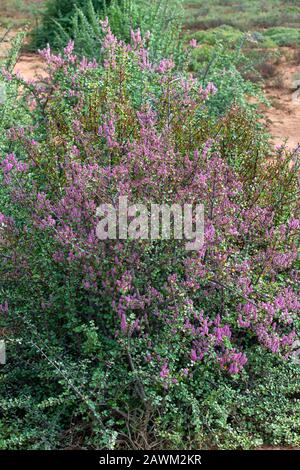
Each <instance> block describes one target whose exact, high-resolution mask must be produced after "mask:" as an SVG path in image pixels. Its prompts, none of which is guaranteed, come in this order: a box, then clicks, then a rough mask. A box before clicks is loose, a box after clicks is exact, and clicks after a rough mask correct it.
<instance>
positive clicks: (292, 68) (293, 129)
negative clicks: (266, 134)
mask: <svg viewBox="0 0 300 470" xmlns="http://www.w3.org/2000/svg"><path fill="white" fill-rule="evenodd" d="M277 74H278V77H279V79H280V88H270V87H266V95H267V98H268V99H269V101H270V103H271V105H272V107H271V108H269V109H266V110H265V115H266V119H267V124H268V127H269V130H270V133H271V134H272V136H273V142H274V144H275V145H280V144H282V143H284V142H285V141H286V142H287V145H288V146H289V147H290V148H295V147H296V146H297V145H298V144H299V143H300V90H299V92H295V88H296V86H297V85H298V76H299V77H300V65H292V64H290V63H288V62H285V61H284V62H283V63H281V64H280V65H279V66H278V69H277ZM299 85H300V81H299Z"/></svg>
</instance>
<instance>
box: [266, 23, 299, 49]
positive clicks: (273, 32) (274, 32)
mask: <svg viewBox="0 0 300 470" xmlns="http://www.w3.org/2000/svg"><path fill="white" fill-rule="evenodd" d="M263 34H264V37H266V38H268V39H270V40H271V41H273V43H274V44H276V45H277V46H300V29H299V28H284V27H277V28H269V29H268V30H267V31H265V32H264V33H263Z"/></svg>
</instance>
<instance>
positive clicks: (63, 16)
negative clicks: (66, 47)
mask: <svg viewBox="0 0 300 470" xmlns="http://www.w3.org/2000/svg"><path fill="white" fill-rule="evenodd" d="M121 1H122V0H121ZM89 2H91V3H92V4H93V7H94V8H95V10H96V11H97V12H104V11H105V8H106V7H107V6H109V4H110V0H89ZM89 2H87V1H86V0H47V2H46V5H45V9H44V12H43V15H42V18H41V20H40V24H39V25H38V27H37V28H35V29H34V31H33V32H32V43H31V47H32V48H34V49H39V48H43V47H46V45H47V44H51V45H52V46H53V47H55V46H56V45H57V44H56V36H57V32H58V31H59V30H60V28H63V30H64V31H66V32H68V31H70V30H71V29H72V18H73V16H74V14H75V12H76V9H78V8H81V9H82V11H83V12H86V7H87V4H88V3H89Z"/></svg>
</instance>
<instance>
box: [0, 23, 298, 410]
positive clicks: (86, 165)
mask: <svg viewBox="0 0 300 470" xmlns="http://www.w3.org/2000/svg"><path fill="white" fill-rule="evenodd" d="M102 27H103V30H104V32H105V35H106V36H105V40H104V42H103V55H104V61H103V64H97V63H96V62H95V61H92V62H89V61H87V60H85V59H82V60H80V61H79V60H78V59H77V57H76V55H75V54H74V53H73V44H72V43H71V42H70V43H69V44H68V46H67V47H66V48H65V50H64V52H63V53H62V54H61V55H54V54H53V53H52V52H51V49H50V48H49V47H48V48H47V49H45V50H44V51H42V52H41V54H42V56H43V57H44V58H45V60H46V63H47V70H48V77H47V78H46V79H44V80H43V81H41V82H37V83H25V82H24V81H22V80H21V79H20V78H18V80H20V83H21V84H22V87H23V88H22V89H26V90H27V91H26V92H25V91H24V93H27V95H26V99H27V100H28V103H29V105H28V106H30V107H31V109H32V108H34V109H35V113H34V114H33V121H32V123H31V125H30V126H28V127H26V128H18V127H15V128H11V129H9V130H8V138H9V140H10V142H11V148H12V149H13V151H12V152H11V153H9V154H8V155H3V156H2V159H1V164H0V167H1V175H2V176H1V178H2V184H3V185H4V187H5V194H6V195H5V197H4V198H3V202H2V206H1V214H0V257H1V260H2V262H1V268H0V269H1V277H2V279H4V284H3V289H2V291H1V297H3V298H0V305H1V307H0V308H1V315H2V316H3V315H5V318H6V319H7V320H6V321H7V327H8V326H9V328H10V329H11V331H14V330H15V329H17V330H18V326H17V325H19V324H20V322H21V324H22V321H23V322H25V323H26V322H28V321H30V322H33V324H35V325H36V328H37V330H38V331H40V332H41V334H42V333H43V334H46V336H47V338H48V339H50V338H52V341H54V342H55V344H57V345H59V347H60V348H62V350H65V351H66V354H67V353H68V354H71V356H72V357H73V358H76V357H80V358H81V357H82V355H83V354H84V346H83V344H84V343H83V340H82V339H81V336H78V335H79V333H76V332H77V331H83V330H81V328H83V326H82V325H87V324H88V323H89V322H93V324H94V325H95V328H96V330H95V331H96V332H97V333H96V335H97V337H98V339H99V341H100V342H101V343H102V344H103V347H104V348H103V350H102V352H101V355H102V356H101V357H102V359H99V358H98V359H97V361H99V360H100V361H101V367H102V368H103V371H104V372H103V373H104V374H105V377H106V376H109V374H112V373H113V372H112V371H114V370H115V368H116V370H117V369H118V367H119V366H117V365H116V363H120V364H122V367H123V368H124V369H125V371H127V375H126V374H125V375H124V373H123V372H122V374H123V375H122V379H121V378H120V381H121V382H122V381H124V380H125V387H127V388H128V389H129V390H131V392H128V393H129V394H130V393H131V395H132V396H135V397H138V399H139V400H140V402H141V403H142V404H143V406H145V407H146V409H148V410H149V409H151V408H152V409H153V407H154V408H155V405H154V404H151V399H153V396H154V395H153V393H157V394H159V395H162V396H164V395H165V394H168V391H169V390H171V389H172V388H173V387H177V386H179V384H180V383H188V382H189V381H190V380H192V378H193V376H194V375H196V374H197V370H200V369H199V367H200V366H201V367H202V366H205V367H206V368H207V369H209V370H213V371H217V370H220V371H221V372H222V373H224V374H229V375H231V376H235V375H237V374H240V373H242V371H243V369H244V368H247V367H248V366H249V367H251V364H249V361H248V357H247V348H249V347H250V346H251V345H253V344H260V345H262V346H263V347H264V348H266V349H267V350H269V351H271V352H272V353H274V354H277V355H281V356H283V357H284V358H286V359H287V358H288V357H289V354H290V353H291V346H292V344H293V343H294V341H295V339H296V337H297V327H298V325H299V312H300V299H299V290H298V287H299V271H298V266H299V265H298V264H297V263H298V250H299V226H300V214H299V198H298V197H297V194H299V172H298V166H297V165H298V163H297V158H298V156H299V153H298V151H297V150H295V151H294V152H291V153H289V152H287V151H286V150H285V149H284V148H281V149H278V150H277V152H274V153H273V154H272V155H267V156H266V158H264V155H263V156H262V155H260V154H259V149H257V148H254V147H253V149H252V148H251V147H250V148H249V147H248V146H247V147H246V144H245V148H243V146H241V141H240V140H239V139H238V138H236V136H237V135H238V134H237V132H232V134H231V127H230V126H231V125H232V122H233V121H234V119H241V121H240V122H242V123H244V121H243V119H244V118H243V115H242V112H241V114H240V115H239V110H238V109H235V110H233V113H234V114H235V118H230V117H225V118H222V119H221V120H220V121H219V122H217V123H216V122H215V121H210V116H209V114H208V112H207V108H206V102H207V100H209V99H210V97H211V96H212V95H214V94H215V93H217V89H216V88H215V86H214V85H213V84H212V83H211V84H209V85H208V86H207V87H206V88H204V89H203V88H202V87H201V86H200V84H199V83H198V81H197V80H196V79H195V78H194V77H193V76H191V75H190V74H188V73H178V72H176V70H175V69H174V63H173V61H172V59H167V58H166V59H163V60H161V61H160V62H159V63H151V62H150V60H149V57H148V51H147V49H146V48H145V47H144V39H143V38H142V37H141V35H140V32H139V31H136V32H132V46H129V45H125V44H124V43H123V42H122V41H119V40H117V39H116V38H115V37H114V35H113V34H112V32H111V30H110V28H109V25H108V22H107V21H104V22H103V23H102ZM239 116H240V117H239ZM243 125H244V126H245V124H243ZM245 129H246V127H245ZM248 133H249V132H248V130H247V129H246V131H245V135H248ZM243 136H244V134H243V133H241V134H240V139H242V138H245V139H246V138H247V136H246V137H243ZM235 139H236V141H235ZM252 150H253V151H252ZM238 158H241V159H242V160H241V162H240V163H239V164H237V159H238ZM254 160H255V165H252V161H254ZM291 161H292V162H293V164H292V165H291V164H290V162H291ZM262 174H264V175H266V174H267V175H268V178H269V179H268V181H267V182H266V177H265V176H264V177H262ZM276 178H277V180H276ZM280 178H282V185H283V186H282V187H285V188H287V187H288V195H289V196H288V201H287V199H286V198H284V197H282V194H281V192H280V190H279V189H276V187H277V186H276V185H277V182H278V180H280ZM287 182H288V183H287ZM284 185H285V186H284ZM120 196H124V197H125V196H126V197H127V198H128V201H129V202H130V203H132V204H138V203H143V204H147V202H149V201H151V202H155V203H157V204H185V203H186V204H199V203H200V204H203V205H204V210H205V233H204V235H205V236H204V245H203V246H202V248H201V249H200V250H198V251H196V252H187V251H186V250H185V249H184V241H183V240H175V239H171V240H155V241H153V240H152V241H151V240H143V239H139V240H134V239H132V240H131V239H128V240H105V241H101V240H99V239H98V238H97V236H96V227H97V224H98V223H99V218H98V217H97V216H96V209H97V207H99V205H100V204H106V203H111V204H114V203H115V202H116V200H117V198H118V197H120ZM136 229H137V231H138V230H139V227H138V225H137V227H136ZM84 331H85V330H84ZM111 351H113V352H114V353H113V354H114V359H113V361H112V360H111ZM83 357H84V355H83ZM95 360H96V359H95ZM105 380H106V379H105ZM121 382H120V383H121ZM154 391H155V392H154ZM89 393H90V394H91V395H92V398H91V400H92V401H93V406H94V407H95V409H96V410H97V412H98V413H99V414H100V415H101V413H102V411H103V406H104V405H103V404H101V403H102V402H103V403H106V400H107V394H108V395H109V396H111V395H112V394H113V393H114V392H113V390H110V391H109V392H108V391H107V390H106V389H105V390H102V389H101V392H100V393H101V397H102V398H101V397H100V398H99V396H98V397H97V396H96V395H93V393H94V392H93V391H91V390H89ZM102 394H103V395H102ZM127 399H128V398H127ZM128 400H129V399H128ZM123 405H124V404H123ZM121 406H122V405H121ZM105 407H106V408H105V409H106V410H107V409H110V408H109V400H108V403H107V404H106V405H105ZM149 407H150V408H149ZM105 416H106V417H107V415H105Z"/></svg>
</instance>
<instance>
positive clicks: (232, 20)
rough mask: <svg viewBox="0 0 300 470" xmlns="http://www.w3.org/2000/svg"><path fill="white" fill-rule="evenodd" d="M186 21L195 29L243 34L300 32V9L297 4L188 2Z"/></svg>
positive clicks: (222, 0)
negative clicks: (232, 30) (281, 29)
mask: <svg viewBox="0 0 300 470" xmlns="http://www.w3.org/2000/svg"><path fill="white" fill-rule="evenodd" d="M185 3H186V4H187V8H186V19H187V22H188V24H189V26H190V27H192V28H193V29H210V28H216V27H218V26H221V25H230V26H233V27H234V28H237V29H239V30H241V31H249V30H252V31H253V30H256V29H266V28H270V27H273V26H286V27H293V28H295V29H297V28H298V25H299V19H300V7H299V4H297V3H298V2H297V1H295V0H287V1H283V0H268V1H265V2H262V1H261V0H251V1H249V0H237V1H235V2H232V1H231V0H230V1H227V0H211V1H209V2H207V1H205V0H186V2H185Z"/></svg>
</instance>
